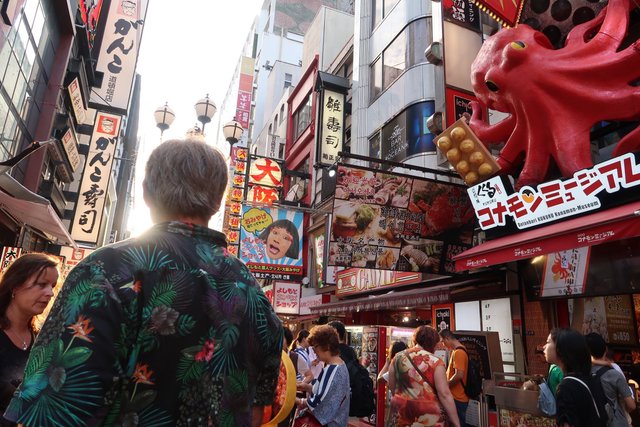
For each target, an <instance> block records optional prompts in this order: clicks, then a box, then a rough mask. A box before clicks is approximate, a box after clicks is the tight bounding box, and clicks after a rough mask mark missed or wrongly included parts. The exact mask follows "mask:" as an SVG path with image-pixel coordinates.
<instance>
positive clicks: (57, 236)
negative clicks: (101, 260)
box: [0, 189, 77, 247]
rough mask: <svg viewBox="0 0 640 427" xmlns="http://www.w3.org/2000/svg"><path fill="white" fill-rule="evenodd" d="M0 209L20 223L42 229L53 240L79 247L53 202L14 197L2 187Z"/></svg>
mask: <svg viewBox="0 0 640 427" xmlns="http://www.w3.org/2000/svg"><path fill="white" fill-rule="evenodd" d="M0 209H1V210H3V211H4V212H6V213H7V214H9V215H10V216H11V217H12V218H13V219H15V220H16V221H17V222H18V223H19V224H21V225H26V226H28V227H31V228H35V229H37V230H40V231H41V232H43V233H44V234H46V235H47V237H49V238H50V239H51V240H52V241H55V240H58V241H59V242H60V243H63V244H66V245H69V246H73V247H77V245H76V243H75V242H74V241H73V239H72V238H71V236H70V235H69V232H68V231H67V228H66V227H65V226H64V224H63V223H62V221H61V220H60V217H59V216H58V215H57V214H56V212H55V211H54V210H53V207H52V206H51V204H50V203H49V202H48V201H47V203H38V202H34V201H29V200H25V199H19V198H16V197H12V196H10V195H9V194H7V193H5V192H4V191H2V189H0Z"/></svg>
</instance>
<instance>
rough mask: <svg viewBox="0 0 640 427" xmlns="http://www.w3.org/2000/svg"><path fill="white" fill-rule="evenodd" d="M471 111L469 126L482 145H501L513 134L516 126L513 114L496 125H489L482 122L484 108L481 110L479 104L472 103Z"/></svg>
mask: <svg viewBox="0 0 640 427" xmlns="http://www.w3.org/2000/svg"><path fill="white" fill-rule="evenodd" d="M471 109H472V114H471V120H470V121H469V126H470V127H471V129H472V130H473V131H474V132H475V134H476V136H477V137H478V139H480V141H482V143H483V144H485V145H487V144H501V143H503V142H505V141H506V140H507V138H509V135H511V133H513V129H514V128H515V124H516V120H515V117H514V115H513V114H511V115H510V116H509V117H507V118H505V119H504V120H502V121H500V122H498V123H495V124H493V125H490V124H488V123H487V122H486V121H485V120H484V117H483V111H485V108H482V106H481V105H480V103H479V102H476V101H472V102H471Z"/></svg>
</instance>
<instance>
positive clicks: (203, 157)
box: [142, 139, 228, 220]
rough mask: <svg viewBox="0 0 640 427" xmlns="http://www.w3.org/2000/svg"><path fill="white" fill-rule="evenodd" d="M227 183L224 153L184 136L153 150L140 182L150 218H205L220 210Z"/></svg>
mask: <svg viewBox="0 0 640 427" xmlns="http://www.w3.org/2000/svg"><path fill="white" fill-rule="evenodd" d="M227 182H228V172H227V163H226V160H225V158H224V156H223V155H222V154H221V153H220V152H219V151H218V150H217V149H215V148H214V147H212V146H210V145H207V144H206V143H204V142H202V141H196V140H189V139H187V140H170V141H166V142H164V143H162V144H160V145H159V146H158V147H156V148H155V149H154V150H153V152H152V153H151V155H150V156H149V160H148V161H147V165H146V168H145V177H144V182H143V184H142V185H143V189H144V199H145V201H146V202H147V204H148V205H149V208H150V209H151V213H152V217H154V216H156V217H157V215H158V214H160V215H161V217H162V219H163V220H167V219H177V218H179V217H186V218H204V219H209V218H210V217H211V216H212V215H213V214H215V213H216V212H217V211H218V210H219V209H220V204H221V202H222V197H223V195H224V192H225V190H226V188H227ZM154 220H155V218H154Z"/></svg>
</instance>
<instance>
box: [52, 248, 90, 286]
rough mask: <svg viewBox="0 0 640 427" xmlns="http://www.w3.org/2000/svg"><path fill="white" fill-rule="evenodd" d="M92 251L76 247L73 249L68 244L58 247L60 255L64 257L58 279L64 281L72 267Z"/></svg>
mask: <svg viewBox="0 0 640 427" xmlns="http://www.w3.org/2000/svg"><path fill="white" fill-rule="evenodd" d="M92 252H93V249H86V248H77V249H74V248H72V247H70V246H61V247H60V256H62V257H64V263H63V264H62V268H61V269H60V280H61V282H64V280H65V279H66V278H67V275H68V274H69V272H71V270H73V268H74V267H75V266H76V265H78V264H79V263H80V261H82V260H83V259H85V258H86V257H88V256H89V254H91V253H92Z"/></svg>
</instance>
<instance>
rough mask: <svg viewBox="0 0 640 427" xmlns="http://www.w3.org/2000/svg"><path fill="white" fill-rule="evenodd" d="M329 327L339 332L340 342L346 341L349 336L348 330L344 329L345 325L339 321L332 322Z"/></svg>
mask: <svg viewBox="0 0 640 427" xmlns="http://www.w3.org/2000/svg"><path fill="white" fill-rule="evenodd" d="M329 326H331V327H332V328H333V329H335V330H336V332H338V337H339V338H340V341H344V339H345V336H346V335H347V329H346V328H345V327H344V323H342V322H341V321H339V320H334V321H332V322H329Z"/></svg>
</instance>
